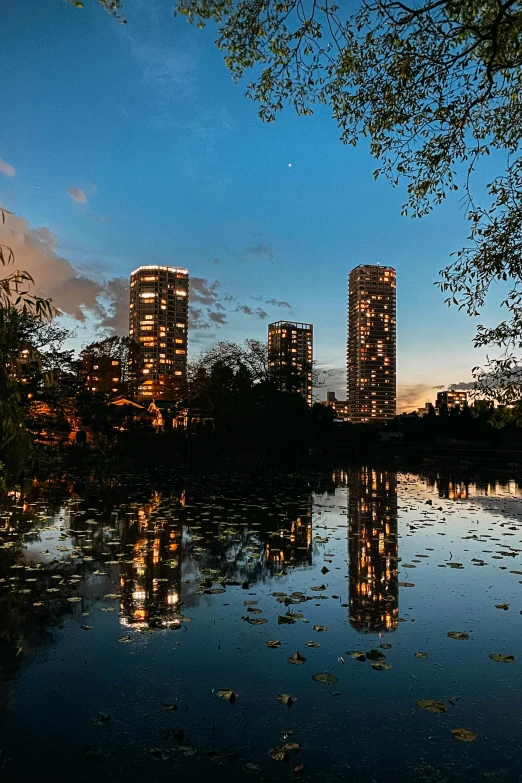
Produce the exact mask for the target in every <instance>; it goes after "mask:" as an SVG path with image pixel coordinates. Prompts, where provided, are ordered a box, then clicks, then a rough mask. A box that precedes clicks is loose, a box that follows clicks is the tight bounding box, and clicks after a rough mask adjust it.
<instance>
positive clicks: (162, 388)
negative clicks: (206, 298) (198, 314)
mask: <svg viewBox="0 0 522 783" xmlns="http://www.w3.org/2000/svg"><path fill="white" fill-rule="evenodd" d="M188 300H189V274H188V271H187V270H186V269H180V268H178V267H171V266H140V267H139V268H138V269H136V270H135V271H134V272H132V274H131V278H130V317H129V337H130V338H131V339H132V340H133V341H134V342H135V344H136V351H135V352H134V353H133V355H132V356H131V359H130V367H129V377H130V380H131V386H132V390H133V392H134V394H135V396H136V397H138V398H141V399H168V400H174V399H176V398H177V396H178V395H179V394H180V393H181V390H182V389H183V388H184V386H185V383H186V380H187V340H188Z"/></svg>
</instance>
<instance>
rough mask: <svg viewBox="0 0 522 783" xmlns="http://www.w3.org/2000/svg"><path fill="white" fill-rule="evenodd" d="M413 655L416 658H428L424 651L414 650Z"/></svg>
mask: <svg viewBox="0 0 522 783" xmlns="http://www.w3.org/2000/svg"><path fill="white" fill-rule="evenodd" d="M415 657H416V658H428V657H429V656H428V653H425V652H416V653H415Z"/></svg>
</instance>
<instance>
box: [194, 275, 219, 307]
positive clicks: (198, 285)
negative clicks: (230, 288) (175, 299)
mask: <svg viewBox="0 0 522 783" xmlns="http://www.w3.org/2000/svg"><path fill="white" fill-rule="evenodd" d="M220 287H221V283H220V282H219V280H214V282H213V283H209V281H208V280H207V279H206V278H204V277H191V278H190V298H191V300H193V301H194V302H198V303H199V304H204V305H213V304H214V303H215V302H218V301H219V289H220Z"/></svg>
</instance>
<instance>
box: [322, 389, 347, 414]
mask: <svg viewBox="0 0 522 783" xmlns="http://www.w3.org/2000/svg"><path fill="white" fill-rule="evenodd" d="M323 405H326V406H327V407H328V408H332V410H333V412H334V413H335V418H336V419H345V420H347V419H348V400H338V399H337V397H336V396H335V392H333V391H329V392H326V400H325V401H324V402H323Z"/></svg>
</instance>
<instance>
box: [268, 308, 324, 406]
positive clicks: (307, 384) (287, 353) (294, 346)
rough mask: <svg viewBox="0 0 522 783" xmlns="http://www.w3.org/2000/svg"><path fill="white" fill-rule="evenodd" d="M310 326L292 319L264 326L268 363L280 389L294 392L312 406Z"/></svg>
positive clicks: (311, 328)
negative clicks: (266, 332) (266, 329)
mask: <svg viewBox="0 0 522 783" xmlns="http://www.w3.org/2000/svg"><path fill="white" fill-rule="evenodd" d="M312 364H313V326H312V324H303V323H297V322H294V321H277V322H276V323H273V324H269V325H268V366H269V371H270V374H271V375H272V377H273V378H275V379H276V380H277V381H278V383H279V384H280V388H281V389H282V390H284V391H296V392H299V393H300V394H302V395H303V397H304V398H305V400H306V402H307V403H308V405H312V399H313V394H312V393H313V389H312V385H313V384H312Z"/></svg>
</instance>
